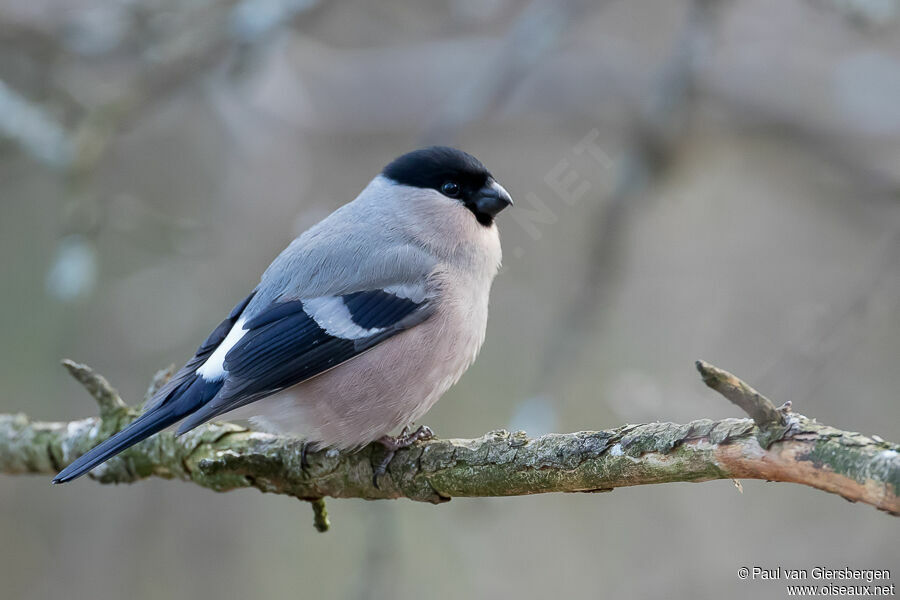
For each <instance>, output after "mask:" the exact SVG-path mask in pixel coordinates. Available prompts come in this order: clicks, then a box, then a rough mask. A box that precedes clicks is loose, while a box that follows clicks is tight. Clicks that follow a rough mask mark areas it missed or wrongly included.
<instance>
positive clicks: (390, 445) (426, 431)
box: [372, 425, 434, 488]
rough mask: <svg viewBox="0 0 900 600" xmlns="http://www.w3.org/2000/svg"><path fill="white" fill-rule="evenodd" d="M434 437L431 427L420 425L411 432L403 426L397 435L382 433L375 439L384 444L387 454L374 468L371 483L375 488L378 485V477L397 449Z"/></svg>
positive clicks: (383, 471)
mask: <svg viewBox="0 0 900 600" xmlns="http://www.w3.org/2000/svg"><path fill="white" fill-rule="evenodd" d="M433 437H434V432H433V431H431V428H429V427H427V426H425V425H422V426H421V427H419V428H418V429H416V430H415V431H413V432H412V433H410V432H409V426H406V427H404V428H403V431H401V432H400V435H398V436H397V437H391V436H389V435H383V436H381V437H380V438H378V439H377V440H376V441H377V442H378V443H379V444H381V445H382V446H384V449H385V450H386V451H387V454H386V455H385V457H384V458H383V459H381V462H380V463H378V465H377V466H376V467H375V469H374V473H373V475H372V484H373V485H374V486H375V487H376V488H377V487H379V486H378V477H380V476H381V475H384V474H385V473H386V472H387V468H388V465H390V464H391V460H393V458H394V455H395V454H397V450H402V449H403V448H409V447H410V446H412V445H413V444H415V443H416V442H423V441H426V440H430V439H431V438H433Z"/></svg>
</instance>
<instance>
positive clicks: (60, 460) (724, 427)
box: [0, 363, 900, 530]
mask: <svg viewBox="0 0 900 600" xmlns="http://www.w3.org/2000/svg"><path fill="white" fill-rule="evenodd" d="M69 369H70V371H71V370H73V369H74V371H77V372H78V373H79V374H80V376H79V381H82V383H84V384H85V387H86V388H87V389H88V390H89V391H91V392H92V393H93V394H94V395H95V396H102V397H103V398H104V400H103V402H102V403H101V406H104V407H105V411H104V416H103V417H94V418H88V419H83V420H79V421H72V422H68V423H45V422H39V421H32V420H30V419H29V418H28V417H26V416H25V415H21V414H19V415H0V472H2V473H6V474H25V473H30V474H40V475H46V476H52V475H55V474H56V473H57V472H58V471H59V470H60V469H61V468H62V467H63V466H65V465H68V464H69V463H70V462H72V461H73V460H74V459H75V458H76V457H78V456H80V455H81V454H83V453H84V452H86V451H87V450H88V449H90V448H91V447H92V446H94V445H96V444H97V443H99V442H100V441H102V440H103V439H105V438H106V437H108V436H110V435H112V434H113V433H114V432H116V431H118V430H119V429H120V428H121V427H123V426H124V425H125V424H126V423H128V422H130V421H131V420H132V419H134V418H136V417H137V415H138V414H139V413H138V411H137V410H136V409H133V408H129V407H127V406H125V404H124V403H121V401H120V400H119V401H118V402H115V401H112V400H111V399H110V396H109V394H110V393H113V394H115V391H114V390H113V389H112V387H111V386H109V384H108V383H107V384H105V385H97V384H96V381H98V380H99V376H98V375H96V374H93V372H92V371H90V370H89V369H87V367H84V366H83V365H75V366H74V367H72V366H70V367H69ZM698 369H700V371H701V374H702V375H703V376H704V380H705V381H707V382H710V381H723V380H728V381H731V380H730V379H728V378H733V382H734V381H736V382H739V383H740V386H731V387H730V388H729V389H730V390H732V391H733V390H735V389H737V390H739V393H740V394H743V396H744V397H743V398H742V399H741V402H736V403H738V404H739V405H741V406H742V407H744V406H745V405H746V406H747V407H749V408H748V413H750V414H753V415H754V416H755V417H757V422H754V420H752V419H723V420H721V421H712V420H709V419H701V420H697V421H692V422H690V423H686V424H676V423H646V424H641V425H624V426H622V427H618V428H616V429H612V430H606V431H584V432H578V433H569V434H550V435H545V436H541V437H538V438H529V437H528V436H527V435H526V434H525V433H524V432H517V433H509V432H506V431H493V432H491V433H488V434H486V435H484V436H482V437H480V438H477V439H471V440H462V439H434V440H430V441H427V442H420V443H417V444H415V445H414V446H412V447H410V448H408V449H404V450H400V451H398V452H397V454H396V456H395V457H394V459H393V461H392V462H391V464H390V466H389V468H388V472H387V474H386V475H385V476H384V477H382V478H381V479H379V486H378V487H375V485H374V484H373V482H372V469H373V465H377V464H378V462H379V461H380V459H381V457H382V453H383V452H384V450H383V449H382V448H381V447H380V446H378V445H377V444H374V445H371V446H369V447H366V448H364V449H363V450H361V451H359V452H356V453H353V454H341V453H338V452H336V451H326V450H323V451H319V452H310V453H308V455H307V459H308V468H307V469H306V470H304V469H302V468H301V464H300V461H301V458H300V456H301V448H302V442H301V441H300V440H298V439H296V438H292V437H288V436H277V435H271V434H266V433H260V432H256V431H252V430H248V429H246V428H244V427H240V426H237V425H234V424H229V423H212V424H208V425H206V426H203V427H200V428H198V429H196V430H194V431H192V432H190V433H188V434H186V435H184V436H181V437H178V438H176V437H175V435H174V434H173V433H171V432H164V433H161V434H158V435H156V436H154V437H152V438H150V439H148V440H145V441H144V442H142V443H140V444H138V445H137V446H135V447H133V448H131V449H129V450H127V451H125V452H123V453H122V454H121V455H119V456H117V457H115V458H113V459H111V460H110V461H108V462H107V463H105V464H104V465H101V466H99V467H97V468H96V469H94V471H92V473H91V475H90V476H91V477H92V478H93V479H95V480H96V481H99V482H100V483H132V482H135V481H138V480H140V479H145V478H147V477H151V476H156V477H163V478H167V479H181V480H185V481H191V482H193V483H196V484H198V485H201V486H203V487H206V488H209V489H212V490H215V491H220V492H221V491H227V490H231V489H237V488H256V489H258V490H260V491H262V492H269V493H275V494H285V495H289V496H293V497H296V498H299V499H302V500H309V501H317V502H316V503H315V505H314V508H315V509H316V513H315V514H316V522H317V528H320V529H321V530H324V529H327V526H328V524H327V514H326V513H325V510H324V504H323V503H322V502H321V501H319V500H320V499H321V498H323V497H326V496H330V497H333V498H365V499H370V500H374V499H385V498H408V499H410V500H415V501H419V502H432V503H439V502H445V501H447V500H449V499H450V498H453V497H475V496H517V495H525V494H539V493H546V492H599V491H609V490H612V489H614V488H617V487H624V486H634V485H647V484H655V483H668V482H674V481H689V482H699V481H708V480H712V479H766V480H770V481H786V482H793V483H801V484H804V485H808V486H811V487H814V488H817V489H820V490H824V491H826V492H831V493H835V494H839V495H841V496H843V497H844V498H846V499H848V500H852V501H859V502H864V503H867V504H870V505H872V506H875V507H876V508H878V509H880V510H883V511H886V512H888V513H891V514H894V515H897V514H900V447H898V446H897V445H896V444H891V443H888V442H885V441H883V440H881V439H880V438H872V437H866V436H864V435H861V434H859V433H854V432H847V431H841V430H839V429H835V428H833V427H830V426H828V425H823V424H821V423H817V422H815V421H814V420H812V419H809V418H807V417H804V416H802V415H799V414H796V413H791V412H790V409H789V407H787V406H785V407H782V408H780V409H774V408H773V410H775V411H776V412H772V411H770V410H769V409H768V406H773V405H772V404H771V402H769V401H768V400H766V399H765V398H764V397H763V396H761V395H760V394H758V393H757V392H755V390H753V389H752V388H750V387H749V386H747V385H746V384H744V383H743V382H741V381H740V380H738V379H737V378H736V377H734V376H733V375H730V374H729V373H726V372H724V371H720V370H719V369H716V368H715V367H712V366H711V365H708V364H706V363H698ZM85 373H89V374H90V375H89V376H85ZM85 377H87V379H85ZM723 378H725V379H723ZM92 382H93V383H92ZM104 382H105V380H104ZM733 382H732V383H733ZM710 386H711V387H713V388H716V386H715V385H713V384H712V383H710ZM735 393H738V392H735ZM729 398H730V399H732V400H733V401H735V400H734V399H733V398H731V397H729ZM98 401H99V400H98ZM763 401H764V402H767V403H768V406H764V407H763V408H759V407H758V406H756V405H755V404H752V403H753V402H759V403H761V402H763ZM747 403H751V404H747ZM755 406H756V408H754V407H755ZM763 416H765V418H763Z"/></svg>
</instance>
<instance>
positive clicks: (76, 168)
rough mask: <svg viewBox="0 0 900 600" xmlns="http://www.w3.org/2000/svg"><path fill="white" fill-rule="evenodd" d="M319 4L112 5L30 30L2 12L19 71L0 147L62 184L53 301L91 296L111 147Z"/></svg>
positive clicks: (0, 22) (50, 281)
mask: <svg viewBox="0 0 900 600" xmlns="http://www.w3.org/2000/svg"><path fill="white" fill-rule="evenodd" d="M318 4H319V0H241V1H239V2H236V1H234V0H215V1H213V2H208V3H200V4H196V3H187V4H185V3H178V2H169V1H167V0H163V1H162V2H160V3H154V4H153V5H152V6H151V5H148V4H146V3H126V2H122V3H118V2H113V3H108V4H103V5H96V6H90V7H88V8H86V9H85V10H82V11H70V12H68V13H63V14H56V13H48V14H45V15H43V17H42V19H41V20H40V21H36V22H35V23H34V24H22V23H17V22H15V20H14V19H11V18H10V17H6V19H4V15H3V14H0V56H2V53H6V56H7V57H11V58H12V60H11V61H10V65H11V66H12V67H14V68H12V69H11V76H10V77H5V78H0V140H3V139H6V140H9V141H10V142H12V143H13V144H14V145H16V146H17V147H18V148H19V149H20V150H21V151H22V153H23V154H25V155H27V156H29V157H30V158H31V159H33V160H35V161H37V162H39V163H41V164H42V165H44V166H46V167H48V168H50V169H52V170H53V171H55V172H57V173H58V174H59V175H60V176H61V178H62V180H63V181H64V182H65V184H66V189H65V194H64V196H63V199H64V202H61V203H60V205H61V212H62V218H61V219H60V220H61V222H62V225H61V235H60V239H59V242H58V246H57V250H56V256H55V259H54V261H53V266H51V268H50V269H49V271H48V273H47V289H48V292H49V293H50V294H51V295H52V296H53V297H55V298H56V299H58V300H73V299H75V298H79V297H83V296H86V295H87V294H88V293H89V292H90V291H91V290H92V289H93V286H94V283H95V281H96V272H97V270H98V266H97V256H96V251H95V249H94V239H93V238H95V237H96V234H97V233H98V231H99V230H100V229H101V228H102V225H103V224H104V223H105V220H106V219H107V218H108V214H107V212H108V211H107V210H106V204H107V202H106V199H105V198H100V197H99V195H100V193H99V192H98V191H97V186H96V182H95V178H96V175H97V173H98V171H99V170H100V168H101V167H102V166H103V164H104V162H105V161H106V160H107V159H108V158H109V156H110V153H111V149H112V147H113V145H114V142H115V140H116V139H117V137H118V136H119V135H120V134H121V133H123V132H124V131H126V130H127V129H128V128H129V127H131V126H132V125H134V124H135V123H136V122H137V121H139V120H140V119H141V118H143V117H145V116H147V115H148V114H151V113H152V111H153V109H155V108H158V107H160V106H161V105H163V104H164V103H165V102H166V101H167V100H168V99H170V98H172V97H173V96H175V94H177V93H178V92H179V91H180V90H182V89H185V88H187V87H188V86H190V85H193V84H196V83H198V82H202V81H204V77H205V76H206V75H207V74H209V73H211V72H214V71H215V70H216V68H217V67H218V66H219V65H223V64H228V62H229V60H231V62H232V64H234V63H239V62H240V61H241V59H242V58H245V59H246V55H248V54H250V53H251V51H252V50H253V49H254V48H256V47H259V46H262V45H263V44H264V43H265V42H266V41H267V40H269V39H271V38H272V37H274V34H275V33H276V32H278V31H279V30H280V29H281V28H283V27H284V26H286V25H287V24H289V23H291V21H292V19H293V18H294V17H295V16H297V15H299V14H301V13H303V12H306V11H309V10H311V9H312V8H314V7H316V6H317V5H318ZM15 67H18V69H16V68H15ZM17 74H18V78H17V77H16V75H17ZM15 79H17V81H16V83H15V84H14V83H12V81H13V80H15ZM0 150H3V148H0Z"/></svg>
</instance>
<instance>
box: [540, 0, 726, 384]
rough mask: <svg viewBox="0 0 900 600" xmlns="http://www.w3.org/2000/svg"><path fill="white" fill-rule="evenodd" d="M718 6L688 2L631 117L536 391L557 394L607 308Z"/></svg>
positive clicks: (679, 131)
mask: <svg viewBox="0 0 900 600" xmlns="http://www.w3.org/2000/svg"><path fill="white" fill-rule="evenodd" d="M718 5H719V1H718V0H692V2H691V3H690V5H689V9H688V14H687V17H686V23H685V25H684V28H683V30H682V32H681V34H680V35H679V37H678V39H677V41H676V44H675V46H674V48H673V50H672V54H671V56H670V57H669V60H668V61H667V62H666V63H665V64H664V65H663V66H662V67H661V68H660V70H659V73H658V75H657V76H656V79H655V80H654V82H653V83H652V85H651V89H650V90H649V92H648V94H647V97H646V100H645V102H644V103H643V104H642V105H641V106H640V107H639V109H638V110H637V111H636V112H635V114H634V117H633V120H632V123H631V125H630V131H629V132H628V133H627V134H626V135H627V139H626V147H625V149H624V150H623V152H622V157H621V159H620V160H619V161H617V170H616V172H615V173H614V174H613V178H614V184H613V186H612V191H611V192H610V194H609V196H608V197H607V198H603V199H600V198H598V199H597V202H596V203H595V204H594V211H593V216H590V217H589V218H590V219H591V220H592V221H593V224H592V227H591V231H594V232H596V233H595V234H594V236H593V239H592V243H591V248H590V251H589V252H590V258H589V259H588V261H587V263H586V264H587V265H588V270H587V272H586V273H585V274H584V285H583V287H582V289H581V290H579V293H578V294H576V295H575V298H574V300H573V301H572V302H571V303H570V304H569V305H568V306H566V307H565V309H564V310H562V311H561V312H560V313H559V315H558V317H557V323H556V324H555V326H554V328H553V330H554V331H556V332H558V333H556V334H554V335H553V336H552V337H551V340H550V343H549V344H547V349H546V351H545V352H544V354H543V360H542V368H541V371H539V374H538V376H537V378H536V381H537V382H539V383H537V385H539V386H540V387H541V389H540V390H538V391H539V393H541V394H543V395H550V394H551V391H552V390H560V389H563V386H562V385H561V382H564V381H565V380H566V379H567V377H568V369H569V368H571V366H572V365H575V364H577V361H575V360H573V357H577V356H579V355H581V354H582V350H583V348H582V346H583V345H584V343H585V341H586V339H588V338H589V337H591V336H594V335H596V331H593V330H592V329H591V328H586V327H585V323H593V322H596V321H597V318H596V313H597V311H598V310H599V309H600V307H604V306H610V305H612V296H613V294H614V293H615V289H616V285H615V284H616V280H617V276H618V272H619V268H620V266H621V263H622V260H623V257H622V246H623V245H624V239H625V236H626V235H627V232H628V229H629V222H630V218H631V215H632V213H633V212H634V210H635V208H637V207H638V206H639V205H640V200H641V199H642V197H643V196H644V195H645V194H647V193H648V191H649V190H650V188H652V186H653V185H654V184H655V182H657V181H658V180H659V178H660V177H661V176H662V175H663V174H664V171H665V168H666V167H667V166H668V165H669V163H670V162H671V160H672V159H673V157H674V155H675V153H676V151H677V148H678V143H679V141H680V140H681V139H682V137H683V136H684V135H685V133H686V132H687V124H688V117H689V113H690V110H691V102H692V99H693V95H694V94H693V92H694V85H695V77H696V72H697V69H698V65H699V63H700V62H701V60H702V58H703V56H704V55H705V53H706V52H707V50H708V46H709V44H710V38H711V36H712V32H713V30H714V28H715V24H716V16H717V9H718V8H719V6H718Z"/></svg>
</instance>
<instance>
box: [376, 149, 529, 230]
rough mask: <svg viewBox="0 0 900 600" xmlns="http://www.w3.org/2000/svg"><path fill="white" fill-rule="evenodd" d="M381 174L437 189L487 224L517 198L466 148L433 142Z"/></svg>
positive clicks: (399, 160) (425, 187) (399, 182)
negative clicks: (466, 150) (513, 197)
mask: <svg viewBox="0 0 900 600" xmlns="http://www.w3.org/2000/svg"><path fill="white" fill-rule="evenodd" d="M381 174H382V175H383V176H384V177H386V178H388V179H390V180H391V181H393V182H394V183H396V184H399V185H405V186H410V187H414V188H421V189H428V190H434V191H436V192H438V193H439V194H440V195H441V196H443V197H444V198H446V199H447V200H448V201H450V202H458V203H460V204H462V205H463V206H465V207H466V208H467V209H468V210H469V211H471V213H472V215H474V217H475V219H477V220H478V222H479V223H481V224H482V225H484V226H485V227H490V226H491V225H493V223H494V217H495V216H497V213H499V212H500V211H501V210H503V209H504V208H506V207H507V206H510V205H511V204H512V203H513V201H512V198H510V196H509V193H508V192H507V191H506V190H505V189H504V188H503V186H502V185H500V184H499V183H497V181H496V180H495V179H494V177H493V176H492V175H491V173H490V171H488V170H487V169H486V168H485V166H484V165H483V164H481V162H480V161H479V160H478V159H477V158H475V157H474V156H472V155H471V154H468V153H466V152H463V151H462V150H457V149H456V148H450V147H449V146H431V147H428V148H422V149H420V150H414V151H412V152H409V153H407V154H404V155H403V156H400V157H398V158H396V159H394V161H393V162H391V164H389V165H388V166H386V167H385V168H384V170H383V171H382V172H381Z"/></svg>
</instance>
